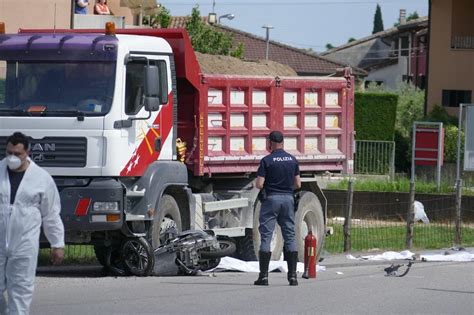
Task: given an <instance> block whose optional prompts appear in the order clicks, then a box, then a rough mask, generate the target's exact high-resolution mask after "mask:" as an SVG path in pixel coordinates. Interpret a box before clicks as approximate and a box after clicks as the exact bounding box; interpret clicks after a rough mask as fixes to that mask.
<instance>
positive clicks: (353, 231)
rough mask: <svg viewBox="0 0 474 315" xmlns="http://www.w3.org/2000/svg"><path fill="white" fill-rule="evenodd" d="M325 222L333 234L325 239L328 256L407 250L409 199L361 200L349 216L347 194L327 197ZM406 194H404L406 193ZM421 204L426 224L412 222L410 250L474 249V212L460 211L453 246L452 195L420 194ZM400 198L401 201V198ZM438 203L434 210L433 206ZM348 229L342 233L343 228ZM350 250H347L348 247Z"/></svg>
mask: <svg viewBox="0 0 474 315" xmlns="http://www.w3.org/2000/svg"><path fill="white" fill-rule="evenodd" d="M328 195H329V198H328V222H327V225H328V226H331V227H332V228H333V230H334V234H333V235H331V236H329V237H327V238H326V242H325V250H326V251H327V252H329V253H340V252H343V251H351V252H357V251H368V250H404V249H407V218H408V209H409V199H408V197H407V196H404V197H406V198H403V197H401V195H400V198H396V199H392V198H390V197H389V196H388V195H387V196H386V199H385V201H381V199H380V198H377V197H375V198H366V197H364V198H360V197H361V196H357V198H355V199H359V200H354V209H353V210H354V211H352V213H351V214H350V215H348V214H349V213H348V211H347V208H348V202H349V201H348V199H349V198H348V197H347V195H348V193H347V191H339V192H335V191H332V192H331V194H328ZM405 195H407V194H405ZM418 197H421V198H417V199H420V200H422V201H423V203H424V205H425V212H426V214H427V216H428V218H429V220H430V222H429V223H423V222H421V221H418V222H415V223H414V226H413V230H414V231H413V235H412V247H413V249H415V250H416V249H441V248H450V247H453V246H463V247H471V246H474V220H473V218H474V209H473V208H472V206H471V205H470V204H469V203H468V202H465V203H464V204H462V203H461V204H462V210H461V213H462V215H461V226H460V228H461V243H460V244H456V211H455V198H454V195H445V196H437V195H433V196H431V197H427V195H419V196H418ZM402 198H403V199H402ZM433 204H437V205H438V206H437V207H434V206H432V205H433ZM428 205H430V206H428ZM347 225H348V229H346V230H345V226H347ZM347 245H348V247H349V248H350V249H349V250H347V248H345V247H347Z"/></svg>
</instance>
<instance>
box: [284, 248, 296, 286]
mask: <svg viewBox="0 0 474 315" xmlns="http://www.w3.org/2000/svg"><path fill="white" fill-rule="evenodd" d="M286 254H287V256H286V257H287V261H286V262H287V263H288V283H289V284H290V285H298V280H297V278H296V265H297V263H298V252H287V253H286Z"/></svg>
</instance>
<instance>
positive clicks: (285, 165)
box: [254, 131, 301, 286]
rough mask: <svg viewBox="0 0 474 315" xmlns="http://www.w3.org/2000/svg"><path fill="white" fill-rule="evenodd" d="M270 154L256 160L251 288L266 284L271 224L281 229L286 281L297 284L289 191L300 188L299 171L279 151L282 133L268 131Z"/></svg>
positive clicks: (296, 162) (291, 192)
mask: <svg viewBox="0 0 474 315" xmlns="http://www.w3.org/2000/svg"><path fill="white" fill-rule="evenodd" d="M268 140H269V142H270V147H269V149H270V152H271V153H270V154H269V155H267V156H265V157H264V158H263V159H262V160H261V161H260V166H259V168H258V171H257V181H256V186H257V188H258V189H263V192H262V193H263V196H264V197H263V198H262V199H263V200H262V204H261V208H260V217H259V220H260V226H259V228H258V230H259V231H260V239H261V243H260V251H259V265H260V274H259V276H258V279H257V280H256V281H255V282H254V284H255V285H268V265H269V263H270V257H271V255H272V253H271V252H270V243H271V241H272V236H273V231H274V229H275V223H276V222H278V224H279V225H280V227H281V232H282V235H283V239H284V240H285V246H284V249H285V257H286V260H287V263H288V282H289V284H290V285H292V286H294V285H298V280H297V279H296V263H297V261H298V252H297V249H296V237H295V201H294V197H293V192H294V190H295V189H299V188H301V179H300V169H299V166H298V161H297V160H296V158H295V157H294V156H293V155H291V154H288V153H287V152H285V150H283V134H282V133H281V132H280V131H272V132H271V133H270V135H269V136H268Z"/></svg>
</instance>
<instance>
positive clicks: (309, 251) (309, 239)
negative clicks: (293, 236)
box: [303, 230, 317, 279]
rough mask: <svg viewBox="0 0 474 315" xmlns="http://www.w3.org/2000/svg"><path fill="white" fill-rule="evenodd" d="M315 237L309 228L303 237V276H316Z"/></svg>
mask: <svg viewBox="0 0 474 315" xmlns="http://www.w3.org/2000/svg"><path fill="white" fill-rule="evenodd" d="M316 245H317V242H316V237H315V236H314V235H313V231H311V230H309V232H308V235H306V237H305V239H304V273H303V278H305V279H309V278H316Z"/></svg>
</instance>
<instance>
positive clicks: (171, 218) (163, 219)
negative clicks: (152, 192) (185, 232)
mask: <svg viewBox="0 0 474 315" xmlns="http://www.w3.org/2000/svg"><path fill="white" fill-rule="evenodd" d="M158 210H159V214H158V215H155V217H154V218H153V224H152V225H151V226H150V231H149V235H150V237H149V241H150V243H151V245H152V249H155V248H157V247H158V246H159V245H160V233H161V230H162V229H163V228H165V226H163V225H165V224H166V225H168V224H175V225H176V229H177V230H178V231H179V232H181V231H182V223H181V214H180V212H179V207H178V203H177V202H176V200H175V199H174V198H173V197H172V196H171V195H167V194H164V195H163V196H161V199H160V202H159V204H158Z"/></svg>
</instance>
